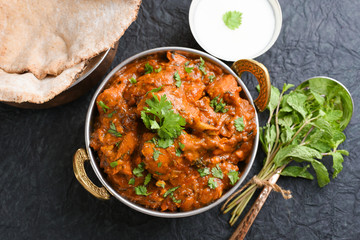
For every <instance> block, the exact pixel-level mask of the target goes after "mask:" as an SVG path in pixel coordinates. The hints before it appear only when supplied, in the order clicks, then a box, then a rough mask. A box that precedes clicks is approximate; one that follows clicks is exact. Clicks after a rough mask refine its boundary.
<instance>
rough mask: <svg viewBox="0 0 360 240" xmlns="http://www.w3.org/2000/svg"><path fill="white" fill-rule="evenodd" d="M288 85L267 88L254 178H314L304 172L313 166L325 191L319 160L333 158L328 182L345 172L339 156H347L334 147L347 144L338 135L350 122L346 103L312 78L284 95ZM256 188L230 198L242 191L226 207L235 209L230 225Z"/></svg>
mask: <svg viewBox="0 0 360 240" xmlns="http://www.w3.org/2000/svg"><path fill="white" fill-rule="evenodd" d="M291 87H293V85H292V84H284V86H283V89H282V91H281V93H280V91H279V89H277V88H276V87H273V86H272V88H271V99H270V103H269V105H268V106H267V109H268V110H269V119H268V121H267V123H266V125H265V126H264V127H262V128H261V129H260V130H261V131H260V142H261V145H262V147H263V149H264V151H265V153H266V155H267V156H266V158H265V159H264V166H263V168H262V170H261V171H260V172H259V174H258V175H257V178H258V179H260V180H261V181H268V180H269V179H270V178H271V177H272V176H273V175H274V174H275V173H276V172H277V171H281V175H283V176H290V177H301V178H306V179H310V180H312V179H313V178H314V176H313V174H311V173H310V172H309V171H308V169H309V168H312V169H313V170H314V172H315V174H316V178H317V182H318V185H319V186H320V187H323V186H325V185H327V184H328V183H329V182H330V177H329V172H328V170H327V168H326V167H325V165H324V164H323V163H322V161H321V160H322V158H323V156H332V178H335V177H336V176H337V175H338V174H339V172H340V171H341V170H342V168H343V166H342V163H343V161H344V159H343V155H348V152H347V151H346V150H340V149H338V147H339V145H340V144H341V143H342V142H344V141H345V135H344V133H343V132H342V131H343V130H344V128H345V127H346V125H347V123H348V122H349V119H348V118H349V116H346V115H348V114H347V113H346V110H345V109H348V106H345V105H346V104H349V103H347V102H346V101H343V99H342V97H341V96H340V95H339V91H338V89H336V86H335V85H334V86H332V85H331V83H327V82H324V81H322V79H312V80H310V81H308V82H306V84H302V85H301V86H300V87H298V88H297V89H295V90H293V91H291V92H290V93H288V94H285V92H287V91H288V90H289V89H290V88H291ZM351 109H352V108H351ZM350 117H351V116H350ZM256 189H257V185H256V184H255V183H252V182H250V183H248V184H247V185H246V187H245V188H244V189H240V190H239V191H238V192H237V193H235V194H234V195H233V197H235V196H236V195H238V194H239V193H240V195H239V196H237V197H236V198H234V200H232V202H231V203H229V204H228V202H229V201H228V202H226V203H225V205H224V206H223V210H224V213H227V212H229V211H231V210H233V211H232V213H231V214H232V217H231V219H230V224H231V225H233V224H234V223H235V222H236V220H237V219H238V218H239V217H240V215H241V213H242V212H243V210H244V208H245V207H246V205H247V203H248V202H249V200H250V199H251V197H252V196H253V195H254V193H255V191H256Z"/></svg>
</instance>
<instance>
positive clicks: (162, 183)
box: [155, 180, 165, 188]
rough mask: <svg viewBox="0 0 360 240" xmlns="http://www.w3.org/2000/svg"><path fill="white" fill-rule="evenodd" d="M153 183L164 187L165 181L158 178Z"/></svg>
mask: <svg viewBox="0 0 360 240" xmlns="http://www.w3.org/2000/svg"><path fill="white" fill-rule="evenodd" d="M155 185H156V186H158V187H161V188H165V182H164V181H163V180H158V181H157V182H156V183H155Z"/></svg>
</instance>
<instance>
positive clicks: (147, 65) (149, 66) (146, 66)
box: [144, 63, 154, 74]
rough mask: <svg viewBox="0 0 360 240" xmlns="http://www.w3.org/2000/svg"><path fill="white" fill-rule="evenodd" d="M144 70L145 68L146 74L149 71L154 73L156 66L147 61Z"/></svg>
mask: <svg viewBox="0 0 360 240" xmlns="http://www.w3.org/2000/svg"><path fill="white" fill-rule="evenodd" d="M144 70H145V74H148V73H152V72H153V70H154V68H153V66H151V65H150V64H149V63H146V64H145V67H144Z"/></svg>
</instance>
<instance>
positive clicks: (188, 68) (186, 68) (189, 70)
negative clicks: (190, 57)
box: [185, 67, 194, 73]
mask: <svg viewBox="0 0 360 240" xmlns="http://www.w3.org/2000/svg"><path fill="white" fill-rule="evenodd" d="M193 69H194V67H185V71H186V72H187V73H191V72H192V70H193Z"/></svg>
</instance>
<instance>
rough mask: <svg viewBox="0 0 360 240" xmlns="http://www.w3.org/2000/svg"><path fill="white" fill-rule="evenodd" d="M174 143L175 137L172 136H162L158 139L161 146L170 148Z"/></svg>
mask: <svg viewBox="0 0 360 240" xmlns="http://www.w3.org/2000/svg"><path fill="white" fill-rule="evenodd" d="M173 144H174V139H172V138H160V139H158V147H159V148H168V147H170V146H172V145H173Z"/></svg>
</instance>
